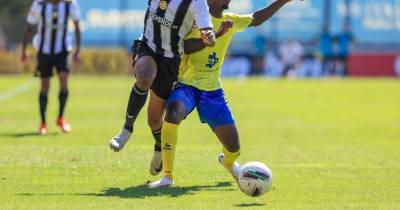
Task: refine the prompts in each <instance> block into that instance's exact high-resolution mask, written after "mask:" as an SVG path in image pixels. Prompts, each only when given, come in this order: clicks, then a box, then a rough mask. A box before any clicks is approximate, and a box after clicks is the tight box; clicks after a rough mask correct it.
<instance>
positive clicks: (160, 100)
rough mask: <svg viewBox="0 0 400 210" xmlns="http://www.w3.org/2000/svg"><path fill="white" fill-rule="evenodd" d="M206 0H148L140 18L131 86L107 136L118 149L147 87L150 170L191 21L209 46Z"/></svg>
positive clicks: (157, 158)
mask: <svg viewBox="0 0 400 210" xmlns="http://www.w3.org/2000/svg"><path fill="white" fill-rule="evenodd" d="M208 10H209V9H208V5H207V1H206V0H149V1H148V9H147V12H146V16H145V20H144V23H145V25H144V32H143V34H142V36H141V38H140V40H138V41H136V42H135V45H134V47H133V48H134V49H135V51H136V52H137V56H134V63H135V64H134V73H135V76H136V82H135V84H134V85H133V87H132V90H131V93H130V97H129V100H128V106H127V111H126V116H125V124H124V126H123V128H122V130H121V131H120V132H119V133H118V134H117V135H116V136H115V137H114V138H113V139H112V140H111V142H110V148H111V149H112V150H114V151H116V152H118V151H120V150H122V148H123V147H124V145H125V144H126V142H127V141H128V140H129V138H130V137H131V135H132V132H133V127H134V123H135V120H136V118H137V116H138V114H139V112H140V111H141V109H142V107H143V106H144V104H145V102H146V100H147V95H148V92H149V89H151V92H150V102H149V105H148V124H149V126H150V128H151V130H152V134H153V136H154V139H155V141H156V142H155V146H154V154H153V159H152V161H151V164H150V173H151V174H153V175H156V174H158V173H159V172H160V171H161V167H162V162H161V146H160V142H161V127H162V118H163V116H164V110H165V101H166V100H167V98H168V96H169V94H170V92H171V90H172V86H173V83H174V82H176V81H177V79H178V72H179V65H180V58H181V55H182V54H183V39H184V38H185V37H186V35H187V34H188V33H189V32H190V31H191V30H192V26H193V24H194V22H196V25H197V26H198V28H199V30H200V31H201V33H200V34H201V38H202V41H201V42H202V43H203V44H204V45H205V46H212V45H214V43H215V34H214V31H212V27H213V25H212V21H211V17H210V14H209V13H208Z"/></svg>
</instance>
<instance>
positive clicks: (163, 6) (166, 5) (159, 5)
mask: <svg viewBox="0 0 400 210" xmlns="http://www.w3.org/2000/svg"><path fill="white" fill-rule="evenodd" d="M158 7H160V9H161V10H163V11H165V10H166V9H167V8H168V3H167V1H165V0H161V1H160V4H158Z"/></svg>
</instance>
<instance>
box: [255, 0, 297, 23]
mask: <svg viewBox="0 0 400 210" xmlns="http://www.w3.org/2000/svg"><path fill="white" fill-rule="evenodd" d="M291 1H292V0H277V1H275V2H274V3H272V4H271V5H269V6H267V7H265V8H262V9H260V10H257V11H256V12H254V13H253V22H251V24H250V26H259V25H261V24H263V23H264V22H265V21H267V20H268V19H270V18H271V17H272V16H273V15H274V14H275V13H276V12H277V11H278V10H279V9H281V8H282V7H283V6H284V5H285V4H287V3H289V2H291Z"/></svg>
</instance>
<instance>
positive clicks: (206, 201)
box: [0, 76, 400, 210]
mask: <svg viewBox="0 0 400 210" xmlns="http://www.w3.org/2000/svg"><path fill="white" fill-rule="evenodd" d="M31 80H32V79H31V78H29V77H10V76H2V77H0V96H2V95H9V93H10V91H11V92H12V91H15V90H16V89H18V87H21V85H24V84H29V83H30V82H32V81H31ZM132 83H133V81H132V80H131V79H129V78H128V77H114V76H104V77H89V76H87V77H86V76H79V77H76V76H75V77H72V78H71V83H70V86H71V88H70V93H71V94H70V100H69V102H68V107H67V119H68V120H69V121H70V122H71V124H72V126H73V132H72V133H70V134H67V135H65V134H62V133H61V132H60V131H59V129H58V128H57V127H56V126H55V118H56V115H57V112H58V110H57V109H58V108H57V106H58V105H57V104H58V101H57V90H58V87H57V85H58V84H57V81H56V80H55V79H53V81H52V86H53V87H52V91H51V93H50V95H49V106H48V121H49V123H50V124H49V129H50V133H49V135H47V136H37V135H35V134H34V132H35V131H36V129H37V128H38V126H39V112H38V104H37V95H38V93H37V92H38V82H37V81H36V82H35V83H34V85H33V86H31V87H30V88H29V86H28V88H26V89H27V90H26V91H25V92H23V91H21V93H20V94H19V95H16V96H14V97H11V98H8V99H3V100H0V107H1V108H0V209H96V210H97V209H246V208H249V209H400V190H399V189H400V109H399V108H400V83H399V81H397V80H391V79H379V80H367V79H358V80H315V81H314V80H309V81H304V80H299V81H286V80H264V79H250V80H225V83H224V87H225V89H226V94H227V96H228V98H229V103H230V106H231V108H232V110H233V113H234V115H235V117H236V120H237V124H238V128H239V132H240V136H241V142H242V149H241V153H242V156H241V157H240V158H239V161H240V162H241V163H245V162H247V161H251V160H258V161H261V162H264V163H267V164H268V165H269V167H270V168H271V169H272V171H273V174H274V181H273V182H274V184H273V188H272V190H271V191H270V192H268V193H267V194H265V195H264V196H262V197H258V198H250V197H247V196H245V195H244V194H243V193H241V192H240V191H239V190H238V188H237V187H236V185H235V183H234V182H233V180H232V178H231V177H230V175H228V173H227V172H226V171H225V170H224V169H223V168H222V167H220V166H219V165H218V163H217V155H218V154H219V153H220V151H221V145H220V144H219V142H218V140H217V139H216V138H215V137H214V135H213V133H212V132H211V131H210V129H209V128H208V127H207V126H206V125H202V124H200V123H199V121H198V117H197V114H196V113H195V112H194V113H193V114H192V115H191V116H190V117H189V118H188V119H187V120H186V121H184V122H183V124H182V126H181V129H180V139H179V141H178V148H177V154H176V169H175V174H176V186H175V187H173V188H168V189H152V190H150V189H147V187H146V186H145V185H144V184H145V182H146V181H147V180H152V181H154V180H156V177H151V176H150V174H149V172H148V165H149V161H150V159H151V156H152V144H153V139H152V137H151V133H150V130H149V129H148V128H147V126H146V116H145V113H146V111H145V110H144V111H142V113H141V115H140V117H139V119H138V121H137V123H136V127H135V134H134V136H133V139H132V140H131V142H129V144H128V145H127V147H126V148H125V150H123V151H122V152H120V153H113V152H111V151H110V150H109V149H108V141H109V139H110V138H111V137H112V136H113V135H114V134H116V132H118V131H119V129H120V128H121V126H122V122H123V116H124V111H125V106H126V102H127V98H128V95H129V91H130V88H131V86H132ZM11 95H12V94H11ZM0 98H1V97H0Z"/></svg>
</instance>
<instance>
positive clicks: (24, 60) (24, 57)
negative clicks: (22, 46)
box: [21, 50, 29, 64]
mask: <svg viewBox="0 0 400 210" xmlns="http://www.w3.org/2000/svg"><path fill="white" fill-rule="evenodd" d="M28 59H29V55H28V53H27V52H26V50H23V51H22V53H21V63H22V64H26V63H27V62H28Z"/></svg>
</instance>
